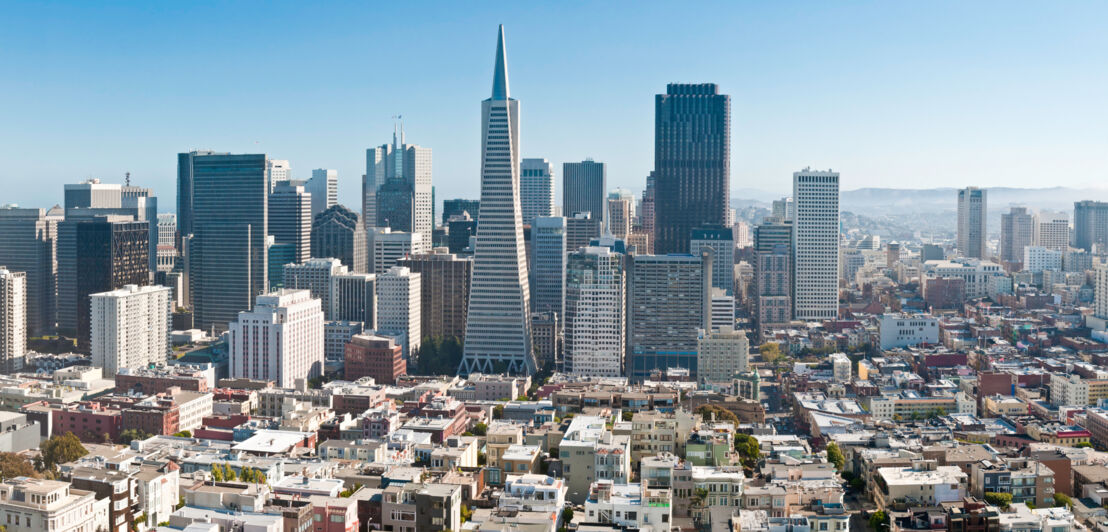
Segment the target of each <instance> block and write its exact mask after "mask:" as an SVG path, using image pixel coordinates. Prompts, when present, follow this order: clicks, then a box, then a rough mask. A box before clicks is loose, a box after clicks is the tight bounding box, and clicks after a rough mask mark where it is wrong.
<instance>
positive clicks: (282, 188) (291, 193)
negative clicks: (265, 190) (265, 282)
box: [269, 181, 315, 282]
mask: <svg viewBox="0 0 1108 532" xmlns="http://www.w3.org/2000/svg"><path fill="white" fill-rule="evenodd" d="M296 183H299V181H296V182H290V181H282V182H280V183H277V184H276V185H275V186H274V187H273V192H272V193H270V195H269V234H270V235H271V236H272V237H273V242H274V243H275V244H284V245H287V246H289V248H290V250H291V253H290V254H289V255H287V256H286V257H287V258H286V260H288V258H291V259H292V262H304V261H306V260H308V259H309V258H311V256H312V219H313V218H314V217H315V216H314V213H313V211H312V209H313V208H314V205H315V195H314V194H312V193H310V192H308V190H307V187H305V186H304V185H299V184H296ZM282 262H284V261H282ZM270 281H271V282H273V281H275V280H274V279H270Z"/></svg>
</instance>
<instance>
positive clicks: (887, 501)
mask: <svg viewBox="0 0 1108 532" xmlns="http://www.w3.org/2000/svg"><path fill="white" fill-rule="evenodd" d="M874 482H876V484H877V485H876V489H874V502H876V503H877V507H878V508H880V509H885V508H890V507H893V506H894V505H901V504H907V505H914V506H936V505H938V504H940V503H944V502H958V501H961V500H962V498H963V497H965V496H966V484H967V475H966V473H965V472H964V471H962V468H960V467H958V466H940V465H936V464H935V462H934V461H933V460H916V461H913V462H912V465H910V466H908V467H882V468H880V469H878V470H877V474H876V475H875V476H874Z"/></svg>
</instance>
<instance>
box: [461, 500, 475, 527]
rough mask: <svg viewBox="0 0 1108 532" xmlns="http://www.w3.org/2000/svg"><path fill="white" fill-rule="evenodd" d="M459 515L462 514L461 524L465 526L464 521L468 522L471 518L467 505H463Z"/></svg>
mask: <svg viewBox="0 0 1108 532" xmlns="http://www.w3.org/2000/svg"><path fill="white" fill-rule="evenodd" d="M461 514H462V523H463V524H465V522H466V521H469V520H470V518H472V517H473V510H470V509H469V505H468V504H463V505H462V508H461Z"/></svg>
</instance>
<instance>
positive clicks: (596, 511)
mask: <svg viewBox="0 0 1108 532" xmlns="http://www.w3.org/2000/svg"><path fill="white" fill-rule="evenodd" d="M672 502H673V500H672V494H671V493H670V490H668V489H650V488H645V487H643V486H642V485H640V484H613V483H612V482H611V481H607V480H600V481H597V482H594V483H593V484H592V487H591V488H590V489H589V498H588V499H587V500H586V501H585V516H586V517H585V521H586V522H589V523H602V524H612V525H616V526H621V527H627V528H632V529H637V530H641V531H643V532H668V531H669V530H670V529H671V526H672V522H673V521H672V517H673V513H672V511H671V508H672V506H673V505H672V504H671V503H672Z"/></svg>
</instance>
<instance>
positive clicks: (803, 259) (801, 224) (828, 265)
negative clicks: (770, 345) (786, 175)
mask: <svg viewBox="0 0 1108 532" xmlns="http://www.w3.org/2000/svg"><path fill="white" fill-rule="evenodd" d="M793 201H794V204H795V207H794V208H795V214H794V216H795V219H794V220H795V221H794V222H793V242H795V246H794V247H793V274H794V278H793V283H794V284H793V285H794V287H795V288H794V290H795V292H794V294H793V312H794V316H795V317H796V319H798V320H824V319H835V318H836V317H837V316H838V315H839V279H838V277H839V174H838V172H831V171H827V172H820V171H815V170H810V169H808V168H805V169H804V170H802V171H800V172H793Z"/></svg>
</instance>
